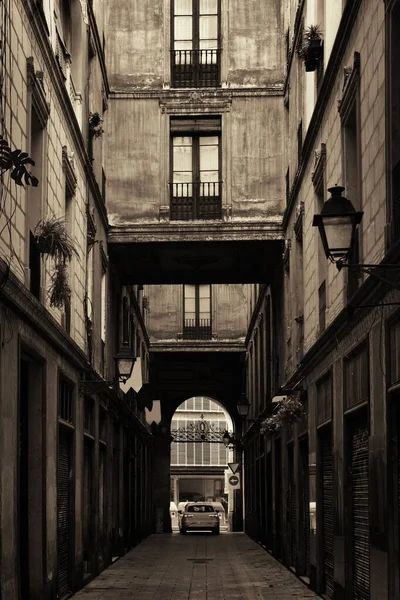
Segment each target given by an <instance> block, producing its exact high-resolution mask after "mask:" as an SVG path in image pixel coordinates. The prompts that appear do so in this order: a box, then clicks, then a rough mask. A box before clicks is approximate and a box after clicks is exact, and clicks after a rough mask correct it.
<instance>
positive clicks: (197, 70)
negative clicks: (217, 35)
mask: <svg viewBox="0 0 400 600" xmlns="http://www.w3.org/2000/svg"><path fill="white" fill-rule="evenodd" d="M220 58H221V50H220V49H215V50H173V51H172V85H173V86H174V87H196V88H197V87H218V86H219V85H220V81H221V77H220V65H221V61H220Z"/></svg>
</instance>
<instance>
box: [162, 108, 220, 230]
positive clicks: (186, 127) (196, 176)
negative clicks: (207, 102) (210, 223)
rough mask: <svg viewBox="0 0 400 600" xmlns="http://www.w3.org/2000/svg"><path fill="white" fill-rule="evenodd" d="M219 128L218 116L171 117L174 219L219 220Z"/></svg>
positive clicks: (172, 215)
mask: <svg viewBox="0 0 400 600" xmlns="http://www.w3.org/2000/svg"><path fill="white" fill-rule="evenodd" d="M220 131H221V121H220V119H219V118H218V117H216V118H211V119H210V118H209V119H172V120H171V135H172V165H171V168H172V174H171V175H172V184H171V210H170V218H171V219H172V220H191V219H220V218H221V183H220V163H221V160H220Z"/></svg>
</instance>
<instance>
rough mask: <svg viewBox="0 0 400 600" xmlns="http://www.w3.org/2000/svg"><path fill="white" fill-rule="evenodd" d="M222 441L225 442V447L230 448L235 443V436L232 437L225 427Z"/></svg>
mask: <svg viewBox="0 0 400 600" xmlns="http://www.w3.org/2000/svg"><path fill="white" fill-rule="evenodd" d="M222 441H223V443H224V446H225V448H228V447H229V446H230V445H231V444H232V443H233V438H232V437H231V435H230V433H229V431H228V430H227V429H225V431H224V435H223V436H222Z"/></svg>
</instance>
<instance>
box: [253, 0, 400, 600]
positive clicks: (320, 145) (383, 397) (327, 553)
mask: <svg viewBox="0 0 400 600" xmlns="http://www.w3.org/2000/svg"><path fill="white" fill-rule="evenodd" d="M398 10H399V5H398V3H396V2H368V1H364V2H358V1H355V2H352V1H348V2H343V3H341V2H335V3H329V2H323V1H321V2H311V1H309V0H306V1H304V2H292V3H290V6H289V5H288V6H287V10H286V13H285V28H286V32H287V76H286V82H285V86H284V100H283V102H284V110H285V115H286V116H285V119H286V139H287V145H286V149H285V153H286V154H285V155H286V158H285V160H286V167H285V173H286V183H287V186H286V189H287V206H286V210H285V213H284V219H283V227H284V231H285V249H284V253H283V259H282V269H281V272H280V274H279V275H278V276H277V277H276V280H275V284H274V285H272V286H270V287H267V288H262V289H260V293H259V294H258V299H257V302H256V303H255V309H254V313H253V318H252V323H251V325H250V330H249V334H248V337H247V351H248V357H249V359H248V360H249V367H248V394H249V397H250V398H251V404H252V406H257V405H260V400H259V397H260V396H261V405H260V411H261V410H262V408H263V407H266V409H265V410H264V412H263V413H262V412H259V415H258V420H257V422H256V423H254V424H251V423H249V424H248V429H247V433H246V440H247V455H246V456H248V457H249V460H248V461H245V462H246V469H247V486H246V495H247V497H248V500H247V506H248V507H249V514H246V527H247V531H248V532H249V534H250V535H251V536H252V537H254V538H255V539H257V540H259V541H260V543H262V544H263V545H265V547H266V548H267V549H268V550H270V551H271V552H272V553H273V554H274V555H275V556H277V557H279V558H281V559H282V560H283V561H284V563H285V564H286V565H287V566H288V567H292V568H293V569H294V570H295V572H296V573H297V574H298V575H299V576H301V577H305V578H306V579H307V581H309V583H310V585H311V587H312V588H313V589H315V590H316V591H317V592H319V593H322V594H324V595H325V596H326V597H330V598H374V599H375V598H396V597H397V595H398V593H399V590H398V561H397V558H396V557H397V545H398V510H397V506H398V502H397V494H398V485H397V475H398V470H397V466H396V464H397V463H396V461H397V457H398V450H397V448H398V433H397V412H396V410H397V409H396V398H397V396H396V394H397V391H396V390H397V379H398V354H397V333H396V332H397V328H398V325H397V322H398V303H399V296H398V291H397V290H398V279H397V275H396V273H397V271H396V269H393V267H391V268H390V267H389V268H388V269H383V268H380V269H379V270H377V269H375V270H374V269H373V268H372V269H368V268H361V267H357V266H354V267H353V268H351V267H349V268H343V269H342V270H338V269H337V268H336V265H335V264H332V263H330V262H329V261H328V259H327V258H326V256H325V253H324V251H323V247H322V244H321V239H320V237H319V233H318V229H317V227H313V218H314V215H315V214H319V213H320V212H321V209H322V207H323V205H324V202H326V200H328V198H329V196H330V193H329V192H328V191H327V188H330V187H333V186H337V185H342V186H343V187H344V188H345V191H344V194H345V195H346V197H347V198H349V199H350V200H351V202H352V203H353V205H354V207H355V208H356V210H359V211H363V218H362V222H361V225H360V227H359V229H358V237H357V239H356V245H355V248H354V252H353V254H352V255H351V256H350V259H349V261H350V264H353V265H357V264H360V263H361V264H366V265H368V264H369V265H376V264H383V263H387V264H390V265H398V233H397V227H398V225H397V221H398V217H397V212H396V211H397V208H396V205H397V200H396V198H397V175H396V173H397V171H396V168H397V167H396V165H397V160H398V157H397V154H396V152H397V151H396V147H397V128H396V123H397V116H396V115H397V109H396V103H397V97H398V91H397V87H398V86H397V83H396V81H397V79H396V78H397V75H395V71H394V70H395V62H396V58H395V57H396V56H397V54H396V52H397V51H396V47H397V43H396V41H395V39H396V36H397V35H398ZM366 24H368V26H366ZM310 26H314V29H313V31H314V33H315V30H317V35H316V38H318V40H317V41H316V43H315V47H314V50H313V51H312V52H311V51H310V49H309V47H308V48H307V47H305V43H306V44H307V39H308V38H307V35H308V34H309V32H310ZM270 297H271V300H270ZM274 298H275V313H274ZM282 298H283V299H284V301H282V302H281V304H282V306H281V307H279V310H278V311H277V310H276V309H277V304H276V299H278V301H279V299H282ZM270 306H271V307H272V315H273V316H272V320H273V327H272V328H271V329H270V330H269V331H268V330H267V331H265V329H264V328H263V326H262V323H263V322H265V318H266V315H267V314H268V311H269V310H270V308H269V307H270ZM267 320H268V316H267ZM271 339H272V342H271ZM265 348H267V350H266V351H265ZM265 352H266V353H265ZM263 356H264V360H263V359H262V357H263ZM260 357H261V362H260ZM260 364H261V371H260ZM271 381H272V382H273V383H272V387H270V382H271ZM265 382H267V384H265ZM281 387H283V389H284V391H283V392H281V391H280V389H281ZM282 393H286V394H288V395H291V396H292V397H295V398H297V399H300V400H301V402H302V404H303V407H304V408H305V413H306V414H305V417H304V418H302V419H300V420H299V422H297V423H295V424H293V425H286V426H285V425H284V426H283V427H281V428H280V429H279V431H278V432H275V433H271V432H267V433H266V435H263V434H262V432H261V431H262V423H263V420H264V418H265V417H266V416H270V415H271V414H272V413H273V412H276V409H275V410H274V407H275V406H276V404H268V401H269V399H270V398H271V397H273V396H279V395H280V394H282ZM260 424H261V428H260ZM260 429H261V430H260ZM260 522H261V523H262V527H261V530H260V528H259V527H258V526H257V523H260Z"/></svg>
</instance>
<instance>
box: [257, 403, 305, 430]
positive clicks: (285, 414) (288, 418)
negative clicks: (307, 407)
mask: <svg viewBox="0 0 400 600" xmlns="http://www.w3.org/2000/svg"><path fill="white" fill-rule="evenodd" d="M275 411H276V412H274V413H273V414H272V415H271V416H270V417H267V418H266V419H264V421H263V422H262V423H261V429H260V430H261V433H262V434H263V435H264V436H268V435H273V434H274V433H277V432H278V431H279V430H280V429H281V428H282V427H283V426H284V425H290V424H293V423H297V422H298V421H301V419H303V417H304V415H305V411H304V407H303V403H302V402H301V400H299V398H298V397H297V396H296V395H292V396H286V398H285V399H284V400H282V401H281V402H280V403H279V405H278V407H277V409H275Z"/></svg>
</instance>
